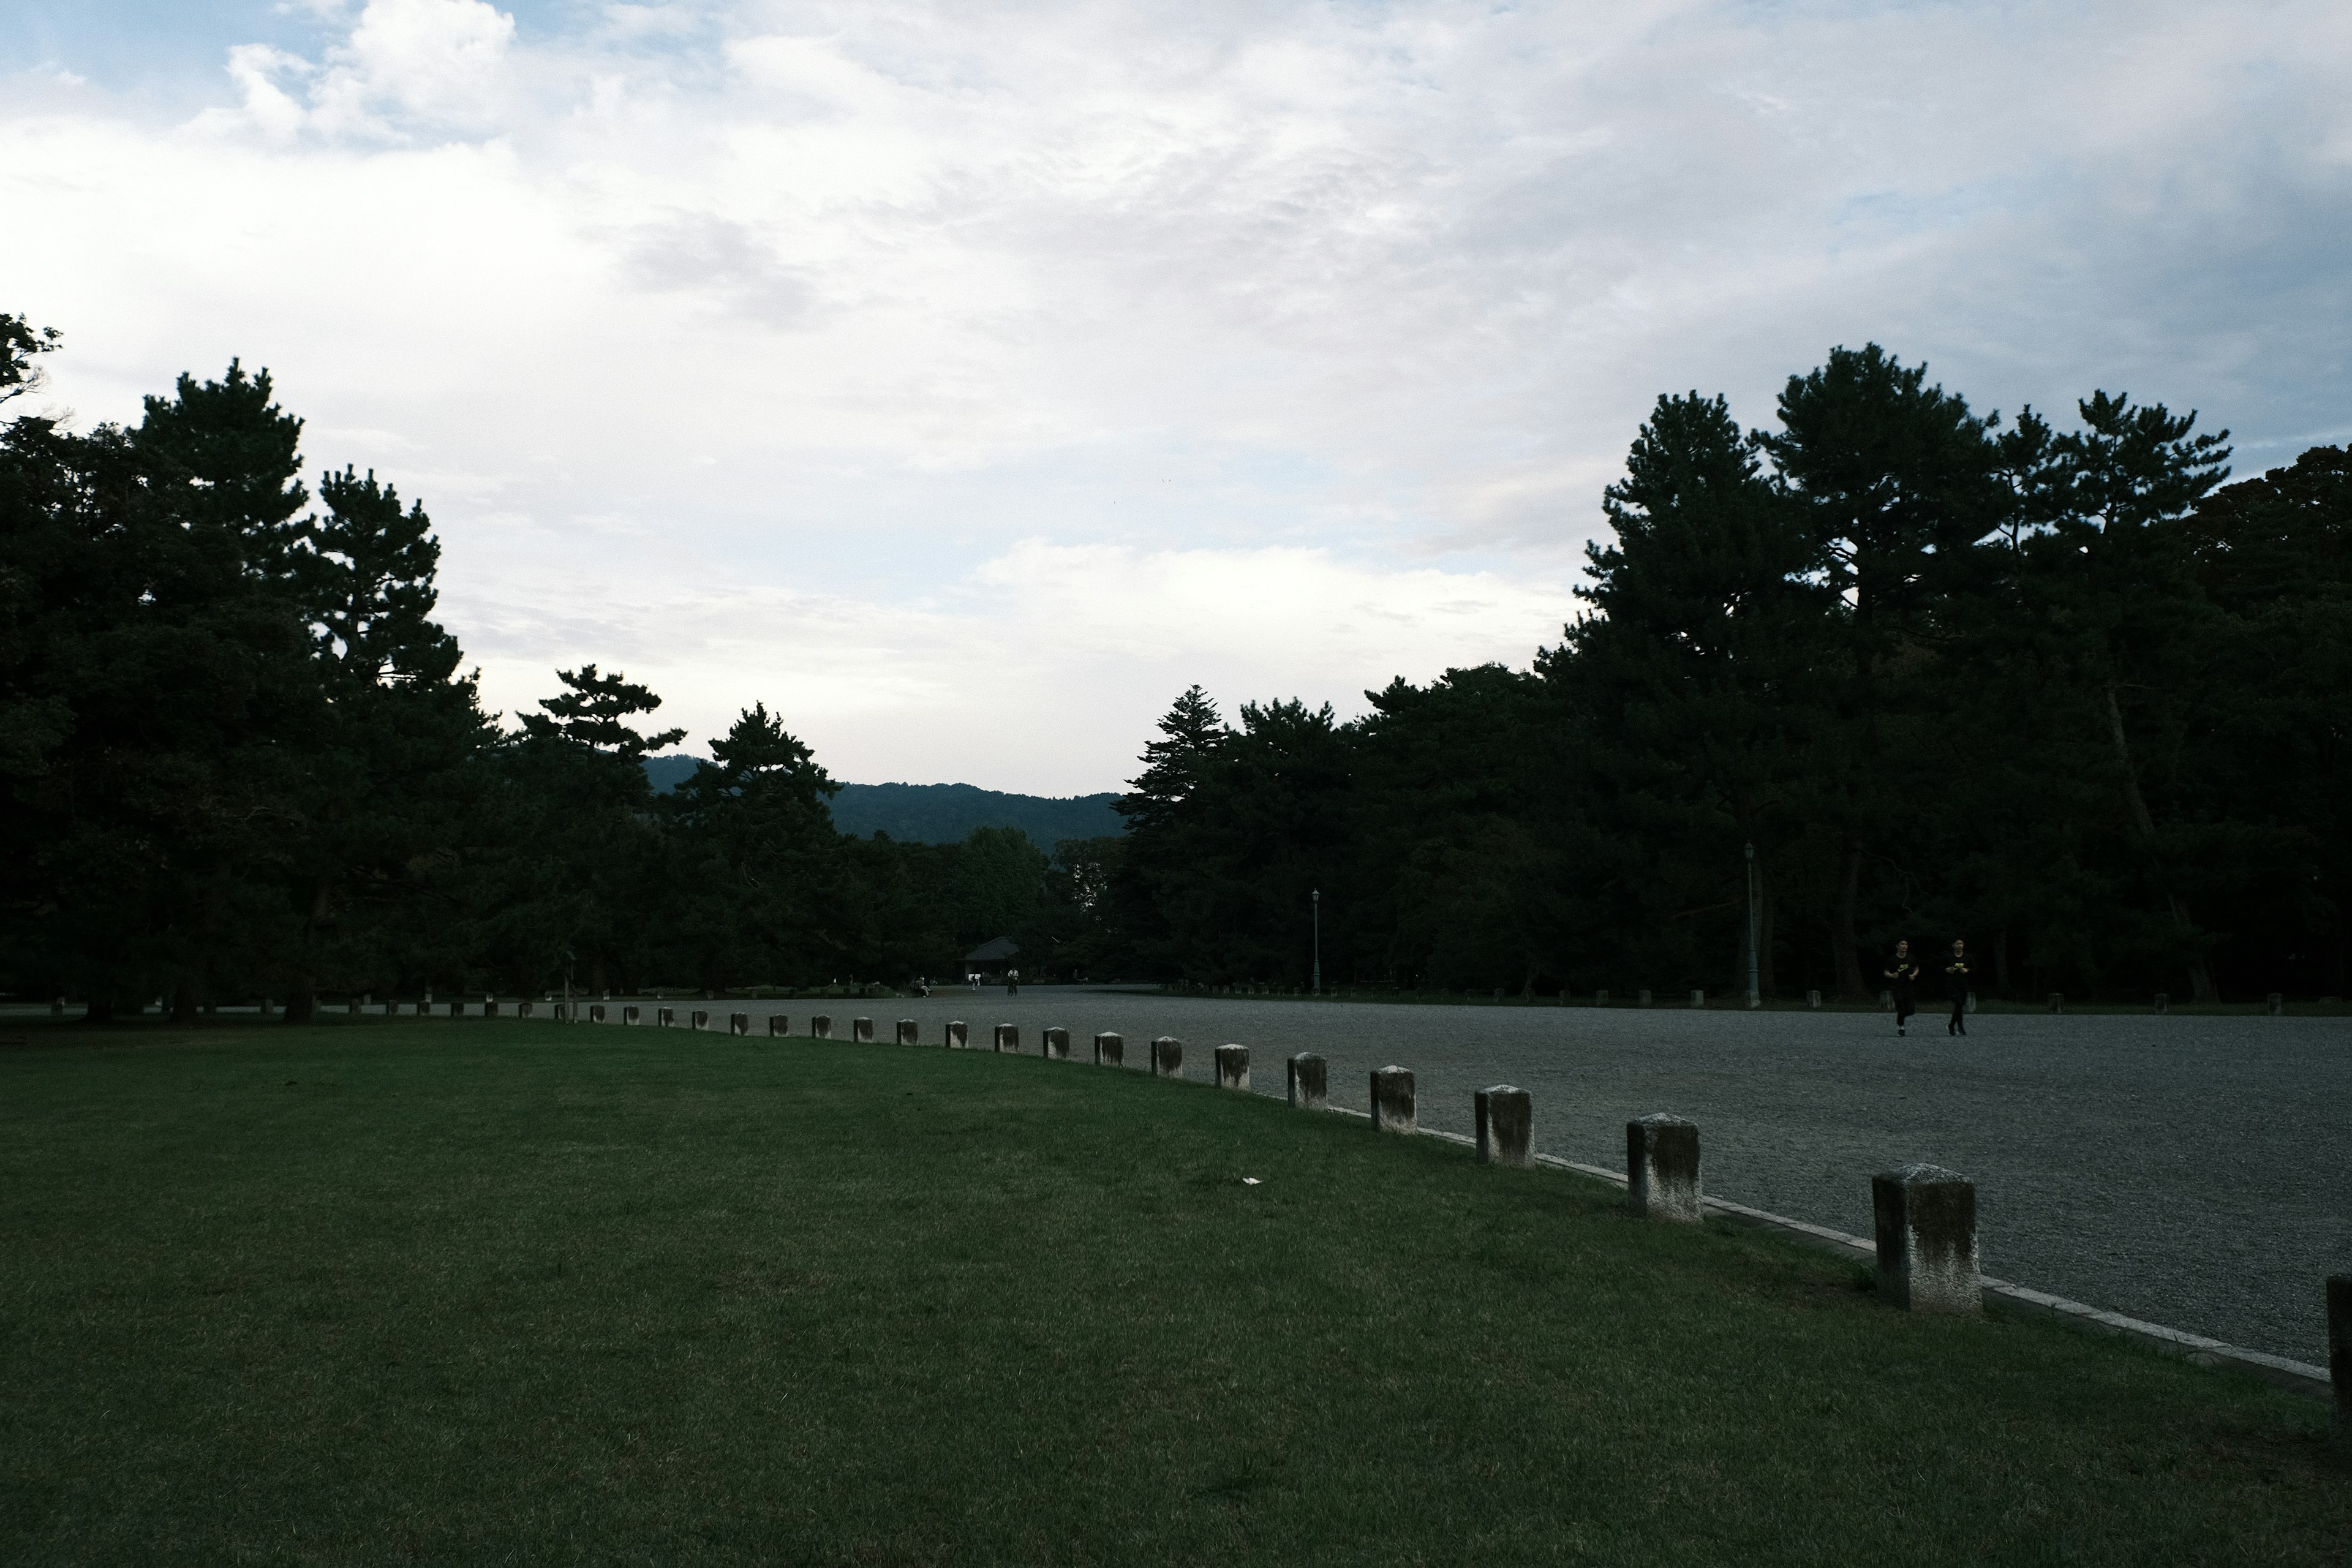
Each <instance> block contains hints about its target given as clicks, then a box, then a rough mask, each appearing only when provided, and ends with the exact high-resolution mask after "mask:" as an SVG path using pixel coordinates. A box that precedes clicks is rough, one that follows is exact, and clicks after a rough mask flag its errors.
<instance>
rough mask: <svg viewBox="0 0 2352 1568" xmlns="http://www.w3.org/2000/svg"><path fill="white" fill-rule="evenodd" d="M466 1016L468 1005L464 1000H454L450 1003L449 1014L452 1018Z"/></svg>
mask: <svg viewBox="0 0 2352 1568" xmlns="http://www.w3.org/2000/svg"><path fill="white" fill-rule="evenodd" d="M449 1016H451V1017H452V1018H462V1017H464V1016H466V1005H465V1004H464V1003H463V1002H452V1003H450V1004H449Z"/></svg>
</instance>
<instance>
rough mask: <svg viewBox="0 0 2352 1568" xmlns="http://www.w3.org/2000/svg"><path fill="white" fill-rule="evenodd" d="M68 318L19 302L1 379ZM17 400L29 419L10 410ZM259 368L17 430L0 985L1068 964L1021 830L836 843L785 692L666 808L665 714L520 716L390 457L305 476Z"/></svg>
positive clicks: (7, 589)
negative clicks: (498, 693)
mask: <svg viewBox="0 0 2352 1568" xmlns="http://www.w3.org/2000/svg"><path fill="white" fill-rule="evenodd" d="M56 342H57V340H56V337H55V334H53V333H50V332H47V331H35V330H33V329H32V328H30V327H28V326H27V325H26V323H25V321H23V320H21V319H19V318H16V317H10V316H5V315H0V402H6V401H9V400H13V399H15V398H16V397H18V396H19V395H22V394H23V393H25V392H26V391H28V390H30V389H31V387H32V386H34V385H35V384H37V382H38V380H39V375H38V371H39V364H40V361H39V359H38V357H37V356H39V355H40V354H43V353H47V352H49V351H50V350H51V349H52V348H54V347H55V346H56ZM7 412H9V413H14V412H16V411H15V410H14V409H11V410H7ZM300 437H301V421H300V420H299V419H297V418H295V417H294V416H290V415H289V414H287V413H285V412H284V411H283V410H282V409H280V408H279V407H278V405H276V404H275V402H274V401H273V400H272V392H271V387H270V382H269V377H268V375H267V374H260V375H250V374H247V373H246V372H245V371H243V370H242V369H241V368H239V367H237V366H236V365H234V364H232V365H231V366H230V367H229V371H228V374H226V376H225V377H223V378H222V379H220V380H218V381H204V382H198V381H196V380H194V379H193V378H190V377H186V376H183V377H182V378H181V379H180V382H179V384H178V386H177V388H176V390H175V392H174V393H173V395H171V396H169V397H150V398H149V399H147V401H146V406H145V413H144V416H143V417H142V419H141V421H140V422H139V424H138V425H137V426H133V427H128V428H125V427H121V426H100V427H99V428H98V429H96V430H94V431H92V432H90V433H89V434H87V435H75V434H72V433H70V432H68V431H67V430H65V429H63V428H61V427H59V426H58V424H57V423H56V422H54V421H52V420H49V419H46V418H40V417H35V416H18V417H16V418H13V419H10V420H8V421H7V422H6V423H5V425H0V791H5V811H0V922H5V931H0V990H4V991H6V992H10V993H13V994H18V995H26V994H30V995H39V996H46V995H52V994H70V995H73V996H76V997H86V998H88V999H89V1003H90V1006H91V1011H92V1015H93V1016H96V1017H100V1018H103V1017H105V1016H110V1014H112V1013H114V1012H116V1011H119V1010H122V1009H126V1008H137V1007H140V1006H142V1005H148V1004H150V1003H152V1001H154V1000H155V999H156V998H158V997H162V998H165V999H167V1001H168V1004H169V1005H170V1006H171V1008H172V1010H173V1014H174V1015H175V1016H181V1017H187V1016H193V1015H194V1014H195V1013H196V1012H198V1011H199V1010H200V1009H201V1008H203V1007H204V1006H205V1005H208V1004H214V1003H218V1002H224V1001H237V1000H245V999H249V998H252V997H256V996H262V995H268V996H275V997H278V998H282V999H285V1000H286V1001H287V1003H288V1015H289V1017H291V1018H298V1019H299V1018H301V1017H304V1016H309V1015H310V1012H311V1011H312V1010H313V1009H314V1008H315V1006H316V1005H317V999H318V998H319V996H320V994H322V993H323V994H351V993H357V992H362V991H373V992H375V993H377V994H408V995H415V994H417V993H418V992H419V991H421V990H424V989H425V988H428V987H434V986H438V987H439V988H441V990H442V992H443V994H451V993H464V992H473V991H481V990H487V989H496V990H499V991H501V992H505V993H508V994H514V993H518V992H520V993H536V992H537V991H539V990H540V989H541V988H542V987H545V986H550V985H553V984H558V983H560V982H561V981H563V980H566V979H568V980H570V981H571V982H572V984H576V985H579V986H581V987H583V988H588V989H600V990H601V989H604V988H607V987H612V988H623V987H627V988H641V987H649V986H653V985H664V984H666V985H670V986H676V987H680V988H688V987H703V988H709V989H719V988H724V987H730V986H745V985H752V984H775V985H806V984H832V983H835V982H840V983H843V984H848V983H851V982H854V981H860V980H868V981H870V980H875V979H888V980H903V979H904V978H905V977H907V976H908V975H910V974H916V973H932V974H939V973H953V972H954V971H955V966H956V963H957V958H958V955H960V954H961V952H964V951H966V950H967V949H968V948H969V947H970V946H971V945H972V944H973V943H975V942H982V941H985V940H987V939H989V938H992V937H995V936H999V935H1003V934H1006V933H1008V932H1012V931H1021V932H1024V933H1026V934H1028V935H1029V936H1030V938H1031V940H1032V941H1033V942H1035V943H1036V944H1038V945H1039V946H1041V947H1042V948H1045V949H1047V950H1050V949H1051V948H1052V947H1053V946H1054V944H1055V936H1056V934H1057V925H1056V921H1057V919H1063V920H1066V916H1057V913H1056V911H1058V910H1066V909H1068V908H1069V907H1070V900H1068V899H1066V898H1063V897H1058V896H1057V889H1060V888H1062V887H1065V886H1066V884H1067V882H1068V880H1069V879H1068V877H1067V874H1066V873H1064V872H1061V871H1058V870H1055V868H1051V867H1050V866H1049V864H1048V862H1047V858H1046V856H1045V853H1044V852H1043V851H1041V850H1040V849H1038V848H1037V847H1035V846H1034V845H1033V844H1031V843H1030V841H1029V840H1028V839H1027V837H1024V836H1023V835H1022V834H1020V833H1018V832H1015V831H1011V830H1005V829H983V830H981V831H978V832H975V833H973V834H971V836H969V837H967V838H966V839H965V841H963V842H962V843H960V844H950V845H936V846H935V845H917V844H894V843H892V842H890V841H889V840H888V839H887V837H878V836H877V837H870V838H862V839H861V838H854V837H845V836H844V835H841V834H839V833H836V832H835V831H834V828H833V826H832V823H831V821H830V819H829V817H828V816H827V813H826V807H825V802H826V800H827V798H828V796H829V795H831V794H832V793H833V792H834V791H835V788H836V787H837V786H835V784H834V783H833V781H832V780H830V779H829V778H827V777H826V775H825V773H824V769H823V768H822V767H820V766H819V765H818V764H817V763H816V762H815V761H814V759H813V758H812V757H811V756H810V754H809V751H808V748H807V747H806V746H804V745H803V744H802V743H801V742H799V741H797V740H795V739H794V738H793V736H792V735H791V734H789V733H788V732H787V731H785V730H784V728H783V726H782V724H781V723H780V722H779V721H777V720H776V719H775V718H774V717H772V715H770V714H769V713H768V712H767V711H766V710H765V709H764V708H760V707H754V708H753V709H751V710H750V711H748V712H746V713H744V714H743V715H742V716H741V718H740V719H739V720H738V721H737V722H736V723H735V725H734V726H733V728H732V730H731V731H730V733H729V734H728V735H727V736H726V737H725V738H724V739H723V740H720V741H718V742H715V743H714V745H713V746H712V752H713V760H712V761H710V762H709V763H703V764H701V765H700V766H698V768H697V769H696V770H695V772H694V773H693V774H692V775H691V776H690V777H688V778H687V779H686V780H685V781H684V782H683V783H682V784H679V785H678V786H677V788H676V789H674V790H672V791H670V792H669V793H668V794H667V795H663V796H661V797H660V798H658V799H656V796H655V795H654V792H653V790H652V788H651V786H650V784H648V782H647V780H646V773H645V770H644V767H643V765H642V763H643V759H644V757H645V755H646V752H648V751H650V750H653V749H656V748H658V747H660V746H662V745H666V744H668V743H670V742H674V741H675V740H677V737H678V732H677V731H651V730H649V729H648V728H646V721H647V716H648V715H650V714H652V713H653V712H654V711H655V710H656V709H657V708H658V707H659V705H660V704H659V699H658V698H656V696H655V695H654V694H653V693H652V692H650V691H648V690H646V689H645V688H643V687H642V686H638V685H635V684H633V683H631V682H630V681H628V680H627V679H625V678H624V677H622V676H621V675H619V674H616V673H615V674H608V673H605V672H604V671H601V670H599V669H598V668H596V667H594V666H593V665H591V666H588V667H586V668H580V669H576V670H568V671H560V672H558V673H557V676H556V678H555V679H552V680H551V686H554V687H555V688H556V690H555V693H554V695H552V696H551V697H550V698H549V699H547V700H544V701H543V702H541V704H540V708H541V711H539V712H536V713H533V714H530V715H528V716H525V717H524V718H523V719H522V721H521V724H520V728H517V729H512V730H509V729H506V728H503V727H502V726H500V725H499V723H498V722H497V721H496V720H495V718H494V717H493V716H492V715H488V714H486V713H485V712H484V711H483V710H482V709H481V706H480V702H479V700H478V692H477V690H476V684H475V680H474V679H473V677H472V676H471V675H469V674H467V673H465V672H464V670H463V668H462V663H463V656H462V654H461V652H460V650H459V648H458V647H457V642H456V641H455V640H454V639H453V638H452V637H450V636H449V634H448V633H447V632H446V631H445V630H443V628H442V627H441V626H438V625H436V623H435V621H434V620H433V613H434V607H435V602H436V588H435V574H436V567H437V564H438V558H439V554H440V549H439V545H438V543H437V542H436V540H435V538H434V536H433V533H432V531H431V525H430V521H429V520H428V519H427V517H426V515H425V511H424V510H423V509H422V508H421V507H420V506H417V505H415V504H404V502H403V500H402V499H401V498H400V496H399V495H398V494H397V493H396V492H395V491H394V489H393V487H392V486H391V485H389V484H383V483H380V482H379V481H378V480H377V479H376V478H375V476H374V475H373V474H372V473H371V474H367V475H364V476H362V475H359V474H355V473H353V472H352V471H351V470H349V469H345V470H343V471H342V472H340V473H337V472H329V473H327V474H326V475H325V476H324V477H323V478H322V479H320V484H319V489H318V493H317V496H316V498H315V500H316V503H317V504H316V505H315V506H314V505H313V499H314V498H313V497H312V495H311V494H310V491H309V490H308V489H307V488H306V487H305V486H304V485H303V484H302V483H301V482H300V481H299V479H298V477H297V476H298V475H299V474H300V473H301V472H302V471H303V464H302V458H301V456H300V454H299V441H300Z"/></svg>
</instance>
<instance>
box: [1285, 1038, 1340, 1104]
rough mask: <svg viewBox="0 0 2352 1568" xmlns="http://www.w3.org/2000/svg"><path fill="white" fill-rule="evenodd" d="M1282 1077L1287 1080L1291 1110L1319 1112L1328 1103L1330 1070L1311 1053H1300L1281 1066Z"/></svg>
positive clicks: (1326, 1064) (1320, 1059) (1321, 1060)
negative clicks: (1282, 1069) (1282, 1070)
mask: <svg viewBox="0 0 2352 1568" xmlns="http://www.w3.org/2000/svg"><path fill="white" fill-rule="evenodd" d="M1283 1067H1284V1069H1285V1070H1284V1077H1285V1078H1286V1079H1288V1080H1289V1088H1288V1089H1287V1091H1286V1092H1287V1093H1288V1095H1289V1097H1290V1108H1291V1109H1292V1110H1322V1109H1323V1108H1324V1106H1325V1105H1326V1104H1327V1103H1328V1100H1329V1096H1328V1093H1327V1092H1326V1090H1327V1087H1328V1083H1329V1081H1330V1068H1329V1065H1328V1063H1326V1062H1325V1061H1324V1060H1323V1058H1321V1057H1318V1056H1317V1055H1316V1054H1315V1053H1314V1052H1312V1051H1301V1052H1299V1053H1298V1054H1297V1056H1295V1057H1293V1058H1290V1059H1289V1060H1288V1061H1287V1062H1286V1063H1284V1064H1283Z"/></svg>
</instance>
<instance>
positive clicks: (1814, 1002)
mask: <svg viewBox="0 0 2352 1568" xmlns="http://www.w3.org/2000/svg"><path fill="white" fill-rule="evenodd" d="M1805 1005H1806V1006H1808V1007H1812V1008H1819V1007H1820V1006H1821V1005H1822V994H1821V993H1820V992H1818V991H1808V992H1806V993H1805Z"/></svg>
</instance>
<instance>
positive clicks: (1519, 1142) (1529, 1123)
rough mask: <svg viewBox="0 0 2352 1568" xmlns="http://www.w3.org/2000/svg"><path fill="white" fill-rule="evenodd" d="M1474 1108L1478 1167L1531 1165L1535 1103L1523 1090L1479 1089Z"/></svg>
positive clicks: (1499, 1086)
mask: <svg viewBox="0 0 2352 1568" xmlns="http://www.w3.org/2000/svg"><path fill="white" fill-rule="evenodd" d="M1474 1104H1475V1109H1476V1110H1477V1114H1478V1163H1480V1164H1482V1165H1532V1164H1534V1163H1535V1156H1534V1155H1533V1154H1532V1153H1531V1152H1529V1148H1528V1145H1529V1142H1530V1139H1531V1137H1532V1135H1533V1133H1534V1131H1535V1119H1536V1114H1535V1100H1534V1098H1533V1097H1532V1096H1530V1095H1529V1094H1528V1091H1527V1090H1526V1089H1517V1088H1514V1087H1512V1086H1511V1085H1510V1084H1507V1083H1498V1084H1495V1085H1493V1086H1492V1087H1490V1088H1487V1089H1480V1090H1479V1091H1478V1092H1477V1094H1476V1096H1475V1099H1474Z"/></svg>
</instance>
